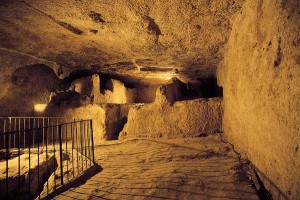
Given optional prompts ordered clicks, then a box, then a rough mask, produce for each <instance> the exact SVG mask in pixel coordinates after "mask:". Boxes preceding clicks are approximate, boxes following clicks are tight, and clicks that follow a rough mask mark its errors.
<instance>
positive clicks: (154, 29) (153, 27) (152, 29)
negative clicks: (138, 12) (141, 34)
mask: <svg viewBox="0 0 300 200" xmlns="http://www.w3.org/2000/svg"><path fill="white" fill-rule="evenodd" d="M145 19H146V20H147V21H148V23H149V24H148V32H149V34H154V35H156V36H159V35H161V30H160V28H159V26H158V25H157V23H156V22H155V20H154V19H152V18H151V17H149V16H145Z"/></svg>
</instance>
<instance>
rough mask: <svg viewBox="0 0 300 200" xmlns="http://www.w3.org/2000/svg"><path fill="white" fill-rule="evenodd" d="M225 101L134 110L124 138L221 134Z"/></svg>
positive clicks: (157, 106)
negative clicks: (222, 105)
mask: <svg viewBox="0 0 300 200" xmlns="http://www.w3.org/2000/svg"><path fill="white" fill-rule="evenodd" d="M221 100H222V99H221V98H213V99H196V100H190V101H177V102H175V103H174V104H173V105H169V104H164V105H163V106H160V105H157V104H146V105H136V106H133V107H132V108H130V110H129V113H128V121H127V123H126V125H125V127H124V129H123V130H122V132H121V133H120V137H119V138H120V139H124V138H130V137H165V138H173V137H188V136H200V135H206V134H209V133H217V132H220V131H221V125H222V107H221Z"/></svg>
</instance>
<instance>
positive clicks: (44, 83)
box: [0, 64, 61, 116]
mask: <svg viewBox="0 0 300 200" xmlns="http://www.w3.org/2000/svg"><path fill="white" fill-rule="evenodd" d="M4 74H5V72H4ZM5 82H6V83H5V84H4V85H2V84H0V88H1V89H3V90H4V91H3V92H4V94H3V93H2V92H1V95H0V108H1V109H0V116H28V115H30V116H32V115H34V105H35V104H44V103H48V102H49V96H50V94H51V92H52V91H54V90H58V89H59V88H60V86H61V80H60V79H59V78H58V77H57V76H56V74H55V73H54V71H53V70H52V69H51V68H49V67H47V66H45V65H39V64H36V65H29V66H25V67H22V68H16V69H15V70H14V71H13V73H12V74H11V75H8V77H7V80H6V81H5ZM2 87H3V88H2ZM1 97H2V98H1Z"/></svg>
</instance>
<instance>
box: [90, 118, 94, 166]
mask: <svg viewBox="0 0 300 200" xmlns="http://www.w3.org/2000/svg"><path fill="white" fill-rule="evenodd" d="M90 130H91V137H92V138H91V139H92V152H93V163H95V152H94V133H93V120H90Z"/></svg>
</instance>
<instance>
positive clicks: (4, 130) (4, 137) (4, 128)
mask: <svg viewBox="0 0 300 200" xmlns="http://www.w3.org/2000/svg"><path fill="white" fill-rule="evenodd" d="M3 133H6V119H4V126H3ZM6 138H7V137H6V134H3V139H4V146H3V147H4V148H6Z"/></svg>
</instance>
